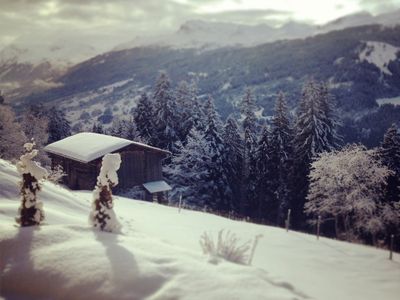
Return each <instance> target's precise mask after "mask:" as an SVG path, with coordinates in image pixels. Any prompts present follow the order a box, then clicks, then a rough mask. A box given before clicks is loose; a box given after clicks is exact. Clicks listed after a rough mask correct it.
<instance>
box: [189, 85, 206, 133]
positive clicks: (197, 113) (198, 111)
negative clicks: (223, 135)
mask: <svg viewBox="0 0 400 300" xmlns="http://www.w3.org/2000/svg"><path fill="white" fill-rule="evenodd" d="M189 93H190V98H191V100H192V101H191V107H192V112H191V115H190V118H191V123H192V128H195V129H197V130H200V131H204V130H205V124H204V120H205V112H204V110H203V106H202V104H201V103H200V99H199V97H198V96H197V95H198V94H199V91H198V87H197V84H196V82H195V81H194V80H193V81H192V82H191V83H190V86H189Z"/></svg>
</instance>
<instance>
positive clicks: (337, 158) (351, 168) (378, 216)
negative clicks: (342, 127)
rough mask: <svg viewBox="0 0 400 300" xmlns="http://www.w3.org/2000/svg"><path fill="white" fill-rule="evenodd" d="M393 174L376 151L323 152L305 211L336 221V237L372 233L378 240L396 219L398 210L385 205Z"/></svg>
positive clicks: (312, 174)
mask: <svg viewBox="0 0 400 300" xmlns="http://www.w3.org/2000/svg"><path fill="white" fill-rule="evenodd" d="M389 174H390V171H389V169H388V168H387V167H385V166H383V165H382V163H381V162H380V161H379V160H377V159H376V155H375V153H374V151H372V150H366V149H365V147H363V146H357V145H350V146H347V147H346V148H344V149H342V150H341V151H333V152H329V153H327V152H325V153H322V154H321V155H320V156H319V158H318V160H316V161H314V162H313V163H312V169H311V172H310V181H311V183H310V188H309V192H308V196H307V201H308V202H307V203H306V204H305V212H306V213H307V214H309V215H314V216H318V215H320V216H321V217H322V220H324V219H329V218H333V219H335V225H336V228H335V229H336V234H338V231H339V227H342V229H343V230H344V233H345V234H346V238H350V237H351V235H352V234H356V235H357V234H360V233H369V234H371V235H372V237H373V239H375V237H376V235H377V234H378V233H379V232H382V231H383V230H384V229H385V226H386V225H387V224H388V222H392V220H389V219H391V218H394V217H395V215H396V212H395V211H394V210H393V209H394V207H392V206H391V205H390V206H389V204H387V203H384V202H382V195H383V191H384V188H383V187H384V186H385V185H386V180H387V177H388V176H389Z"/></svg>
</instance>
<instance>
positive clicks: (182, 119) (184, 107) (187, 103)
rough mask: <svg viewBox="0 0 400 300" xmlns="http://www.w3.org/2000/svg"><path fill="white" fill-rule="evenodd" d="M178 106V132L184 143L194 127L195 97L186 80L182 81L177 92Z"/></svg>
mask: <svg viewBox="0 0 400 300" xmlns="http://www.w3.org/2000/svg"><path fill="white" fill-rule="evenodd" d="M175 97H176V106H177V117H178V120H177V124H179V126H177V132H178V136H179V140H180V141H181V142H182V143H185V142H186V136H187V135H188V134H189V131H190V130H191V129H192V127H193V119H192V115H193V114H192V110H193V100H194V99H193V98H194V96H193V95H192V93H191V88H190V86H189V84H188V83H187V82H186V81H181V82H180V83H179V84H178V87H177V89H176V92H175Z"/></svg>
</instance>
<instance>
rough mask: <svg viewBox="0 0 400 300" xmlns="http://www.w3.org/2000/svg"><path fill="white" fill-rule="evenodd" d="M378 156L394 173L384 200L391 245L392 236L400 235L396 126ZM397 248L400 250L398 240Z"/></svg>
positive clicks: (399, 156)
mask: <svg viewBox="0 0 400 300" xmlns="http://www.w3.org/2000/svg"><path fill="white" fill-rule="evenodd" d="M377 154H378V157H379V158H380V160H381V161H382V163H383V164H384V165H385V166H386V167H387V168H388V169H390V170H391V171H392V172H393V173H391V174H390V175H389V177H388V179H387V186H386V190H385V192H384V195H383V200H382V201H383V203H385V204H386V210H385V215H384V216H385V218H386V220H387V223H388V227H387V228H386V240H387V243H389V242H390V241H389V236H390V235H391V234H394V235H396V236H398V235H399V233H400V227H399V224H400V132H399V129H398V127H397V126H396V124H392V126H390V127H389V128H388V130H387V131H386V133H385V135H384V137H383V142H382V144H381V146H380V147H379V149H378V153H377ZM395 246H396V248H397V249H400V241H399V240H398V239H397V241H396V242H395Z"/></svg>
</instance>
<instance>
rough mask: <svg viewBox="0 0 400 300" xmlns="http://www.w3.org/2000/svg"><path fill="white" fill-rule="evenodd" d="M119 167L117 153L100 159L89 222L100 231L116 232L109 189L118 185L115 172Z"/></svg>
mask: <svg viewBox="0 0 400 300" xmlns="http://www.w3.org/2000/svg"><path fill="white" fill-rule="evenodd" d="M120 165H121V156H120V154H119V153H113V154H106V155H105V156H104V157H103V159H102V164H101V169H100V174H99V176H98V177H97V183H96V187H95V189H94V191H93V204H92V211H91V212H90V215H89V221H90V223H91V225H93V227H95V228H99V229H100V230H102V231H108V232H118V231H119V230H120V227H121V225H120V224H119V222H118V220H117V218H116V216H115V212H114V210H113V207H114V203H113V198H112V191H111V188H113V187H114V186H116V185H117V184H118V175H117V171H118V169H119V167H120Z"/></svg>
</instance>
